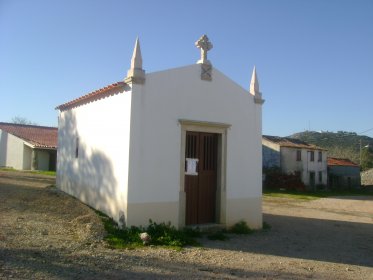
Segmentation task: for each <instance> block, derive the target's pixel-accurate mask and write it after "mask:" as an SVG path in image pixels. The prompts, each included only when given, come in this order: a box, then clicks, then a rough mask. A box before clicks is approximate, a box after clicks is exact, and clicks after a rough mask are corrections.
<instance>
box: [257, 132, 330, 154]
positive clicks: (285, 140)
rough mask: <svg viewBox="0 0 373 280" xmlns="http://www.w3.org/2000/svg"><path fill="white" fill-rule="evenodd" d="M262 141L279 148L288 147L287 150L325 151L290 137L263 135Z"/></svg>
mask: <svg viewBox="0 0 373 280" xmlns="http://www.w3.org/2000/svg"><path fill="white" fill-rule="evenodd" d="M262 137H263V139H265V140H268V141H270V142H272V143H275V144H277V145H279V146H280V147H289V148H297V149H310V150H322V151H326V149H324V148H320V147H318V146H316V145H313V144H308V143H306V142H304V141H301V140H299V139H295V138H290V137H279V136H269V135H263V136H262Z"/></svg>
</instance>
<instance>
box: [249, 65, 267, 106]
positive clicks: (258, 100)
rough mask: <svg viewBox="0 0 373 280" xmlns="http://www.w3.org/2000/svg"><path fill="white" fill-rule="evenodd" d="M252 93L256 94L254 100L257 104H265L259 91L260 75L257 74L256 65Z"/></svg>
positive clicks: (252, 76)
mask: <svg viewBox="0 0 373 280" xmlns="http://www.w3.org/2000/svg"><path fill="white" fill-rule="evenodd" d="M250 93H251V94H252V95H253V96H254V101H255V103H257V104H263V103H264V99H262V93H261V92H260V91H259V81H258V75H257V74H256V67H255V66H254V69H253V74H252V75H251V82H250Z"/></svg>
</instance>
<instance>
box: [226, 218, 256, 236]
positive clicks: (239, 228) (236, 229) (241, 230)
mask: <svg viewBox="0 0 373 280" xmlns="http://www.w3.org/2000/svg"><path fill="white" fill-rule="evenodd" d="M229 232H231V233H235V234H250V233H252V232H253V230H252V229H250V228H249V226H248V225H247V224H246V222H245V221H240V222H238V223H236V224H234V225H233V226H232V227H231V228H230V229H229Z"/></svg>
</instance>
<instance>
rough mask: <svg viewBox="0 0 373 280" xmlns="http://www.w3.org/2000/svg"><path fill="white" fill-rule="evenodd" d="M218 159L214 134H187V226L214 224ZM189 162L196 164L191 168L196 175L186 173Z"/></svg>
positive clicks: (189, 171)
mask: <svg viewBox="0 0 373 280" xmlns="http://www.w3.org/2000/svg"><path fill="white" fill-rule="evenodd" d="M217 155H218V136H217V134H213V133H203V132H189V131H188V132H187V134H186V145H185V158H186V162H185V165H186V168H185V171H186V172H185V185H184V186H185V192H186V217H185V224H186V225H191V224H206V223H214V222H216V221H215V216H216V215H215V211H216V184H217V160H218V156H217ZM197 160H198V161H197ZM191 162H194V163H196V165H194V166H193V169H194V168H195V172H193V171H191V170H189V169H190V168H189V169H188V165H190V164H191ZM189 167H190V166H189Z"/></svg>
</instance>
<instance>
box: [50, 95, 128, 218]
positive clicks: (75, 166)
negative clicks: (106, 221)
mask: <svg viewBox="0 0 373 280" xmlns="http://www.w3.org/2000/svg"><path fill="white" fill-rule="evenodd" d="M130 106H131V93H130V92H120V93H118V94H116V95H113V96H110V97H108V98H104V99H101V100H99V101H94V102H91V103H88V104H86V105H83V106H79V107H77V108H74V109H72V110H67V111H63V112H61V113H60V117H59V131H58V154H57V186H58V187H59V188H61V189H62V190H64V191H66V192H67V193H69V194H71V195H73V196H75V197H77V198H79V199H80V200H82V201H83V202H85V203H87V204H89V205H91V206H92V207H94V208H96V209H98V210H100V211H103V212H105V213H107V214H108V215H110V216H112V217H113V218H114V219H115V220H117V221H118V220H119V212H120V211H123V213H124V214H125V216H127V209H126V201H127V199H126V197H127V182H128V159H129V133H130ZM76 137H79V156H78V158H75V143H76Z"/></svg>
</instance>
